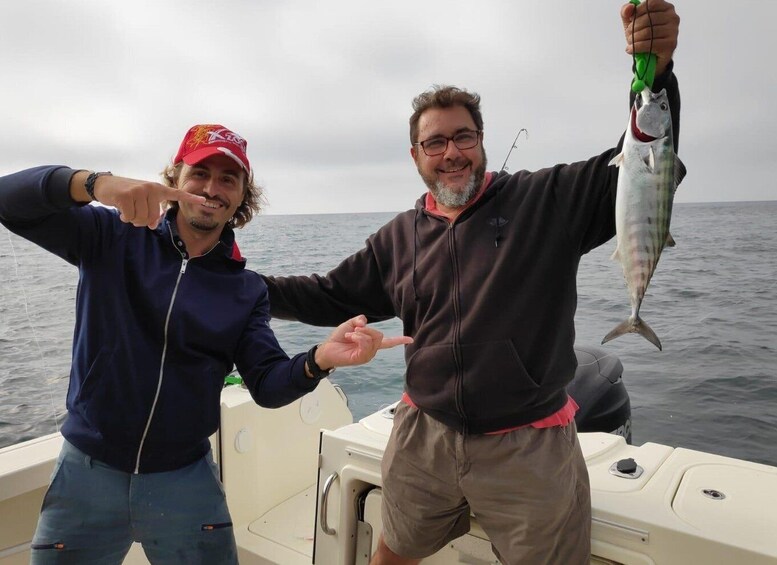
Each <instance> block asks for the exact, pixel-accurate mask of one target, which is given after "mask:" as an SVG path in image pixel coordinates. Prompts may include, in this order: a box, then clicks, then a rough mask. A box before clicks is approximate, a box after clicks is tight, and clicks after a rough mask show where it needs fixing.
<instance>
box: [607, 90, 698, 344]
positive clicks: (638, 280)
mask: <svg viewBox="0 0 777 565" xmlns="http://www.w3.org/2000/svg"><path fill="white" fill-rule="evenodd" d="M645 98H647V99H645ZM633 111H635V112H637V122H638V123H639V124H640V128H643V131H648V132H650V135H653V136H654V137H656V139H654V140H653V141H650V142H645V141H640V140H638V139H637V138H636V137H635V135H634V132H633V130H632V121H631V116H630V119H629V127H628V130H627V133H626V136H625V139H624V143H623V150H622V152H621V153H620V154H619V155H618V156H617V157H615V158H614V159H613V160H612V162H611V163H610V164H611V165H617V166H618V193H617V196H616V201H615V228H616V242H617V245H616V250H615V253H614V254H613V258H614V259H617V260H619V261H620V263H621V267H622V270H623V277H624V279H625V281H626V287H627V289H628V293H629V302H630V304H631V315H630V316H629V318H628V319H627V320H625V321H624V322H622V323H620V324H619V325H618V326H616V327H615V328H614V329H613V330H612V331H611V332H610V333H608V334H607V335H606V336H605V338H604V340H603V341H602V343H605V342H607V341H609V340H611V339H615V338H616V337H618V336H620V335H623V334H625V333H639V334H640V335H642V336H643V337H645V338H646V339H647V340H648V341H650V342H651V343H653V344H654V345H655V346H656V347H658V348H659V349H661V342H660V340H659V339H658V336H656V335H655V333H654V332H653V330H652V329H651V328H650V327H649V326H648V325H647V324H646V323H645V322H644V321H643V320H642V319H641V318H640V317H639V309H640V306H641V305H642V299H643V298H644V297H645V292H646V291H647V287H648V284H649V283H650V279H651V278H652V277H653V273H654V272H655V269H656V266H657V265H658V260H659V259H660V257H661V252H662V251H663V249H664V247H665V246H666V245H667V242H668V241H669V240H670V235H669V223H670V220H671V216H672V203H673V200H674V193H675V189H676V183H677V182H679V181H677V180H676V179H677V178H678V177H679V178H681V177H682V175H684V174H685V173H684V171H685V167H684V166H683V165H682V163H681V162H680V161H679V159H677V157H676V156H675V153H674V144H673V140H672V125H671V124H672V121H671V120H672V118H671V114H670V112H669V104H668V101H667V99H666V93H665V92H664V91H662V92H661V93H659V94H657V95H656V94H653V93H648V94H647V95H646V96H643V104H642V105H641V107H640V105H639V104H635V109H634V110H633ZM678 165H679V167H680V168H681V173H680V174H679V175H678V171H676V170H675V168H676V167H677V166H678ZM673 244H674V243H673V242H672V243H671V245H673Z"/></svg>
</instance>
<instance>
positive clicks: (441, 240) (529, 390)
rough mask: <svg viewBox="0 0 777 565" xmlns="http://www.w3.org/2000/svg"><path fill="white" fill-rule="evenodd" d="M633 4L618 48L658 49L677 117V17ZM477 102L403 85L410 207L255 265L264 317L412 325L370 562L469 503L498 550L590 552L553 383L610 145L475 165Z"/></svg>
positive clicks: (479, 130)
mask: <svg viewBox="0 0 777 565" xmlns="http://www.w3.org/2000/svg"><path fill="white" fill-rule="evenodd" d="M645 4H647V3H643V4H642V5H640V6H639V7H636V8H635V7H634V6H633V5H632V4H626V6H624V7H623V8H622V9H621V17H622V19H623V25H624V30H625V32H626V38H627V44H628V48H627V51H628V52H629V53H631V52H632V50H633V51H634V52H648V51H652V52H653V53H655V54H656V56H657V68H656V79H655V81H654V85H653V89H654V90H655V91H656V92H658V91H660V90H661V89H662V88H666V90H667V94H668V96H669V100H670V102H671V104H672V115H673V117H674V122H675V123H674V127H675V129H674V131H675V132H677V131H678V129H677V127H678V125H679V92H678V87H677V80H676V78H675V76H674V74H673V73H672V63H671V59H672V54H673V52H674V48H675V46H676V44H677V35H678V29H679V18H678V17H677V15H676V13H675V10H674V7H673V6H672V5H671V4H668V3H667V2H665V1H664V0H649V8H650V16H649V17H648V15H647V11H646V5H645ZM635 11H636V14H635ZM632 21H634V25H633V27H634V30H633V33H632V29H631V27H632ZM651 28H652V29H651ZM651 36H652V41H651ZM479 106H480V99H479V97H478V96H477V95H476V94H472V93H469V92H467V91H465V90H462V89H459V88H455V87H451V86H445V87H435V88H433V89H432V90H430V91H427V92H424V93H422V94H421V95H419V96H418V97H417V98H416V99H415V100H414V101H413V109H414V113H413V115H412V116H411V118H410V141H411V143H412V145H411V149H410V153H411V155H412V157H413V160H414V161H415V165H416V167H417V168H418V172H419V174H420V175H421V178H422V179H423V181H424V183H425V184H426V186H427V187H428V192H427V193H426V194H424V195H423V196H422V197H421V198H420V199H419V200H418V202H417V203H416V206H415V209H414V210H410V211H407V212H404V213H402V214H399V215H398V216H397V217H396V218H394V219H393V220H391V221H390V222H389V223H388V224H386V225H385V226H383V227H382V228H381V229H379V230H378V231H377V232H376V233H375V234H373V235H372V236H370V237H369V239H368V240H367V244H366V247H365V248H364V249H362V250H361V251H359V252H358V253H356V254H354V255H352V256H351V257H348V258H347V259H345V260H344V261H343V262H342V263H341V264H340V265H339V266H337V267H336V268H335V269H334V270H332V271H331V272H329V273H328V274H327V275H326V276H325V277H321V276H318V275H313V276H311V277H282V278H280V277H279V278H273V277H268V278H267V279H266V280H267V283H268V288H269V292H270V304H271V307H270V310H271V314H272V315H273V316H275V317H280V318H286V319H296V320H300V321H302V322H305V323H310V324H316V325H334V324H336V323H338V322H339V321H342V320H343V319H346V318H348V317H349V316H352V315H353V313H354V312H364V313H365V314H366V315H367V317H368V319H370V320H374V321H378V320H386V319H390V318H392V317H394V316H397V317H400V318H401V319H402V323H403V325H404V328H405V332H406V333H407V334H409V335H411V336H412V337H413V338H414V342H413V343H412V344H410V345H408V346H407V347H406V353H405V356H406V360H407V371H406V375H405V393H404V395H403V398H402V400H403V401H402V402H400V403H399V405H398V407H397V410H396V413H395V416H394V426H393V431H392V434H391V438H390V439H389V442H388V445H387V448H386V452H385V455H384V459H383V467H382V476H383V484H382V487H383V505H382V518H383V527H384V530H383V535H382V537H381V539H380V542H379V549H378V552H377V553H376V555H375V556H374V557H373V560H372V563H373V564H384V563H405V564H406V563H418V562H419V561H420V560H421V559H422V558H424V557H427V556H429V555H432V554H434V553H435V552H436V551H438V550H439V549H440V548H442V547H443V546H445V545H446V544H447V543H449V542H450V541H451V540H453V539H455V538H456V537H458V536H461V535H462V534H464V533H466V532H467V531H468V530H469V525H470V515H471V514H474V515H475V516H476V517H477V519H478V522H479V524H480V525H481V526H482V527H483V529H484V530H485V532H486V533H487V534H488V535H489V537H490V539H491V542H492V544H493V548H494V551H495V553H496V554H497V555H498V557H499V558H500V560H501V561H502V562H503V563H510V564H514V563H522V564H540V563H552V564H562V563H563V564H565V565H569V564H583V563H588V562H589V560H590V526H591V506H590V493H589V484H588V474H587V470H586V466H585V461H584V460H583V456H582V453H581V450H580V446H579V444H578V441H577V436H576V429H575V421H574V415H575V411H576V410H577V405H576V404H575V402H574V400H572V399H571V398H570V397H568V396H567V394H566V390H565V387H566V385H567V384H568V383H569V381H570V380H571V379H572V377H573V376H574V373H575V367H576V359H575V354H574V338H575V330H574V313H575V307H576V299H577V294H576V281H575V278H576V273H577V266H578V263H579V261H580V257H581V256H582V255H583V254H584V253H587V252H588V251H590V250H591V249H593V248H594V247H596V246H598V245H601V244H602V243H604V242H606V241H607V240H609V239H610V238H611V237H612V236H613V235H614V234H615V225H614V223H615V221H614V220H615V193H616V183H617V177H618V172H617V169H616V168H615V167H611V166H609V162H610V161H611V159H612V158H613V157H614V156H615V155H617V154H618V152H619V149H618V148H612V149H608V150H607V151H605V152H604V153H602V154H600V155H597V156H595V157H593V158H591V159H589V160H587V161H581V162H577V163H572V164H569V165H556V166H554V167H550V168H547V169H542V170H539V171H536V172H529V171H520V172H517V173H515V174H508V173H506V172H504V171H501V172H498V173H488V172H486V154H485V150H484V148H483V144H482V141H483V118H482V116H481V113H480V107H479Z"/></svg>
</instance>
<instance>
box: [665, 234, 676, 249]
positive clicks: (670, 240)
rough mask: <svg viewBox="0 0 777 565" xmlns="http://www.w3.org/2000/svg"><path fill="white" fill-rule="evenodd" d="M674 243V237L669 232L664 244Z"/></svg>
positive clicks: (669, 245) (668, 245)
mask: <svg viewBox="0 0 777 565" xmlns="http://www.w3.org/2000/svg"><path fill="white" fill-rule="evenodd" d="M675 245H677V244H676V243H675V242H674V238H673V237H672V234H671V233H668V234H666V246H667V247H674V246H675Z"/></svg>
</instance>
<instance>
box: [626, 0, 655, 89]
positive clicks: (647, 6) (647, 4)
mask: <svg viewBox="0 0 777 565" xmlns="http://www.w3.org/2000/svg"><path fill="white" fill-rule="evenodd" d="M645 12H647V17H648V22H650V49H648V53H652V52H653V18H652V17H650V0H645ZM636 24H637V7H636V6H634V16H633V17H632V19H631V60H632V63H633V65H634V75H635V76H636V77H637V78H638V79H639V80H641V81H643V82H644V80H645V77H646V76H647V74H648V68H649V67H650V65H649V64H648V65H645V69H644V71H643V72H642V76H639V71H638V70H637V69H638V67H637V51H636V49H634V28H635V27H636Z"/></svg>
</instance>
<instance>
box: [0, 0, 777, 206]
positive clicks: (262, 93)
mask: <svg viewBox="0 0 777 565" xmlns="http://www.w3.org/2000/svg"><path fill="white" fill-rule="evenodd" d="M618 9H619V6H618V5H617V4H614V5H613V4H611V3H605V2H587V3H585V2H577V3H555V2H546V1H541V0H527V1H522V2H514V1H508V0H494V1H493V2H484V3H481V4H480V5H478V7H477V8H474V7H473V6H472V4H471V3H465V2H462V1H444V0H430V1H427V2H423V3H418V2H410V1H409V0H398V1H396V2H392V3H383V4H374V3H369V2H359V1H356V0H349V1H338V0H333V1H331V2H319V3H312V2H303V1H302V0H296V1H294V0H292V1H286V2H270V1H249V0H244V1H235V0H227V1H224V2H217V3H216V2H206V1H204V0H194V1H187V2H182V1H173V2H152V1H150V0H145V1H139V2H132V3H117V2H104V1H101V0H70V1H68V2H66V3H65V2H58V1H55V0H30V1H28V2H16V3H11V4H9V5H8V6H6V7H5V9H4V10H5V11H4V18H3V23H2V26H3V29H2V33H0V68H2V69H3V83H2V90H0V108H2V112H3V124H4V128H3V130H4V133H3V135H1V136H0V154H2V155H3V159H2V161H0V173H7V172H11V171H14V170H17V169H20V168H23V167H27V166H32V165H36V164H40V163H47V162H51V163H66V164H70V165H72V166H78V167H89V168H100V169H103V168H104V169H110V170H113V171H114V172H118V173H121V174H124V175H127V176H138V177H144V178H155V176H156V174H157V173H158V171H159V170H160V169H161V167H162V166H163V165H164V163H165V162H166V160H168V159H169V158H170V157H171V156H172V155H173V154H174V153H175V151H176V149H177V146H178V143H179V142H180V138H181V136H182V135H183V133H184V132H185V131H186V129H187V128H188V127H189V126H191V125H192V124H194V123H204V122H219V123H223V124H225V125H227V126H229V127H231V128H234V129H235V130H236V131H238V132H240V133H241V134H242V135H244V136H245V137H246V138H247V139H248V140H249V156H250V157H251V159H252V161H253V163H254V165H255V167H256V170H257V176H258V177H259V178H260V180H262V181H263V182H264V183H265V184H266V185H267V192H268V196H269V199H270V208H269V209H268V212H269V213H292V212H309V213H315V212H337V211H343V212H347V211H384V210H401V209H406V208H408V207H410V206H412V203H413V201H414V200H415V198H416V197H417V196H418V195H419V194H421V193H422V192H423V185H422V184H421V183H420V181H419V180H418V178H417V174H416V172H415V168H414V167H413V164H412V162H411V160H410V158H409V155H408V149H409V141H408V137H407V118H408V117H409V114H410V111H411V110H410V102H411V100H412V98H413V96H415V95H416V94H417V93H418V92H420V91H422V90H425V89H426V88H428V87H429V86H430V85H432V84H435V83H452V84H457V85H460V86H464V87H467V88H469V89H472V90H475V91H477V92H479V93H480V94H481V96H482V97H483V110H484V118H485V122H486V136H485V145H486V149H487V151H488V154H489V158H490V163H491V166H492V168H498V167H499V166H500V165H501V164H502V161H503V160H504V157H505V155H506V153H507V150H508V149H509V147H510V143H511V142H512V140H513V138H514V137H515V134H516V133H517V131H518V130H519V129H520V128H522V127H525V128H527V129H528V130H529V134H530V135H529V139H528V140H525V139H521V141H520V142H519V146H518V149H517V150H516V151H514V153H513V155H512V156H511V159H510V163H509V167H510V169H511V170H517V169H519V168H529V169H535V168H539V167H543V166H547V165H551V164H554V163H556V162H570V161H574V160H577V159H583V158H586V157H588V156H590V155H592V154H594V153H598V152H600V151H602V150H604V149H605V148H607V147H609V146H610V145H612V144H613V143H615V142H616V141H617V139H618V137H619V136H620V133H621V132H622V131H623V129H624V127H625V124H626V118H627V98H626V97H627V92H626V88H627V85H628V82H629V78H630V77H629V75H630V65H631V61H630V59H629V57H628V56H626V54H625V53H624V45H625V43H624V39H623V32H622V30H621V26H620V18H619V15H618ZM678 11H679V13H680V15H681V18H682V24H681V35H680V45H679V47H678V50H677V53H676V54H675V62H676V72H677V75H678V77H679V80H680V83H681V87H682V95H683V116H682V124H683V127H682V139H681V146H680V147H681V152H680V156H681V158H682V159H683V161H684V162H685V163H686V165H687V166H688V169H689V174H688V177H687V178H686V180H685V181H684V183H683V185H682V186H681V188H680V190H679V191H678V196H677V200H678V201H679V202H691V201H707V200H714V201H719V200H758V199H773V198H774V190H773V183H774V181H773V179H774V178H775V176H776V173H777V170H776V169H777V166H776V165H775V160H774V159H773V154H774V149H775V142H774V141H773V133H774V131H775V129H777V118H775V116H774V114H775V113H774V111H770V108H771V103H772V102H773V98H774V96H773V93H774V92H776V91H777V89H776V88H775V87H777V78H775V75H776V74H775V73H772V72H770V70H769V65H768V64H765V63H764V62H765V61H766V62H768V57H770V56H771V53H773V52H774V50H775V49H774V48H775V47H777V39H775V36H774V34H773V33H772V31H771V22H772V21H773V20H774V16H775V15H777V5H775V4H774V3H771V2H759V1H756V0H751V1H749V2H748V1H745V2H740V3H739V4H737V10H718V9H713V8H712V7H711V6H710V5H709V3H701V2H699V3H696V2H694V3H680V2H678Z"/></svg>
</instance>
